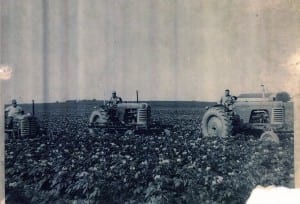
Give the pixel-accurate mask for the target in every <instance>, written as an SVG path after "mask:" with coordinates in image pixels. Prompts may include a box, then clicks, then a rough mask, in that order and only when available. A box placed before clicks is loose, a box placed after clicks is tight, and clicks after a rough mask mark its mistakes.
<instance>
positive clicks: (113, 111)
mask: <svg viewBox="0 0 300 204" xmlns="http://www.w3.org/2000/svg"><path fill="white" fill-rule="evenodd" d="M122 102H123V100H122V98H121V97H119V96H117V92H116V91H113V92H112V96H111V98H110V99H109V101H108V102H107V104H106V105H107V106H108V107H110V110H109V114H110V116H111V117H112V118H114V119H118V120H119V121H120V122H121V123H124V121H123V117H124V114H125V112H124V110H123V109H117V104H119V103H122Z"/></svg>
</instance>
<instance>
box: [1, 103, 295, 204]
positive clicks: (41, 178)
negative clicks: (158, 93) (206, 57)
mask: <svg viewBox="0 0 300 204" xmlns="http://www.w3.org/2000/svg"><path fill="white" fill-rule="evenodd" d="M91 110H92V107H90V106H75V105H74V107H72V106H70V107H65V106H64V107H63V108H62V107H60V106H59V105H56V106H55V107H51V106H49V107H47V108H44V109H43V108H40V109H38V110H37V115H38V117H39V118H40V120H41V124H42V126H43V128H44V129H45V130H46V134H40V135H39V136H38V137H35V138H22V139H8V140H6V142H5V176H6V178H5V190H6V202H7V203H72V202H73V201H77V203H127V204H131V203H199V202H201V203H245V201H246V199H247V198H248V196H249V195H250V193H251V190H252V189H253V188H254V187H255V186H256V185H263V186H266V185H283V186H287V187H293V179H294V176H293V171H294V167H293V134H285V135H280V137H281V138H282V139H281V143H280V144H271V143H266V142H265V143H262V142H260V141H258V140H257V139H256V138H254V136H252V135H251V134H249V135H243V134H238V135H235V136H231V137H229V138H227V139H226V140H222V139H219V138H215V137H211V138H204V137H202V135H201V128H200V122H201V117H202V115H203V113H204V110H203V107H199V108H184V107H176V108H172V107H170V108H155V107H154V108H153V113H152V114H153V116H154V118H155V119H158V120H160V121H162V122H163V123H165V124H166V123H167V124H171V125H172V128H169V129H166V130H162V132H161V133H144V134H142V133H139V134H136V133H132V132H129V131H128V132H125V133H121V132H120V133H118V132H114V133H99V134H98V135H94V136H91V135H89V133H88V129H87V121H88V116H89V114H90V112H91Z"/></svg>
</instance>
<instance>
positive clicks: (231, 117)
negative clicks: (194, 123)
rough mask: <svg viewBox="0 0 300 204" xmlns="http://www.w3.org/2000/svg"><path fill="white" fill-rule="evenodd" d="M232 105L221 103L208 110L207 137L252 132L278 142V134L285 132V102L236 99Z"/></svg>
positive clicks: (204, 123) (204, 130) (204, 126)
mask: <svg viewBox="0 0 300 204" xmlns="http://www.w3.org/2000/svg"><path fill="white" fill-rule="evenodd" d="M232 101H233V103H232V104H230V105H221V104H217V105H215V106H213V107H210V108H207V111H206V112H205V114H204V115H203V118H202V122H201V127H202V134H203V136H219V137H221V138H226V137H228V136H231V135H235V134H236V133H239V132H243V131H245V130H250V131H252V132H257V133H260V139H261V140H269V141H273V142H276V143H278V142H279V138H278V136H277V134H276V132H280V131H281V130H284V129H285V127H286V124H285V106H284V103H283V102H281V101H275V100H261V101H239V100H237V97H233V98H232Z"/></svg>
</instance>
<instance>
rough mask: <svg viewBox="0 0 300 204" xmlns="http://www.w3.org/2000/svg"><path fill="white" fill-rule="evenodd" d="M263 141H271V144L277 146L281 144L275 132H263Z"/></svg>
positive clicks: (261, 137) (261, 138)
mask: <svg viewBox="0 0 300 204" xmlns="http://www.w3.org/2000/svg"><path fill="white" fill-rule="evenodd" d="M260 140H261V141H269V142H274V143H276V144H279V137H278V136H277V134H276V133H274V132H273V131H266V132H263V133H262V134H261V136H260Z"/></svg>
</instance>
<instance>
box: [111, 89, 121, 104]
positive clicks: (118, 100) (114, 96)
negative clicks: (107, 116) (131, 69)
mask: <svg viewBox="0 0 300 204" xmlns="http://www.w3.org/2000/svg"><path fill="white" fill-rule="evenodd" d="M118 103H122V98H121V97H119V96H117V92H116V91H113V92H112V96H111V98H110V100H109V102H108V104H109V105H111V106H115V105H117V104H118Z"/></svg>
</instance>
